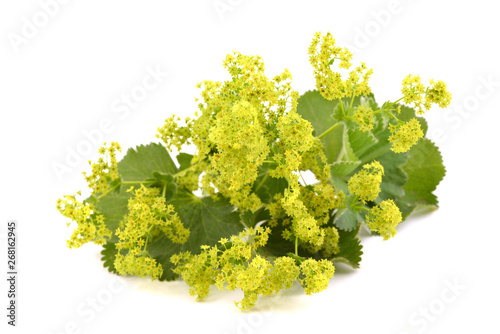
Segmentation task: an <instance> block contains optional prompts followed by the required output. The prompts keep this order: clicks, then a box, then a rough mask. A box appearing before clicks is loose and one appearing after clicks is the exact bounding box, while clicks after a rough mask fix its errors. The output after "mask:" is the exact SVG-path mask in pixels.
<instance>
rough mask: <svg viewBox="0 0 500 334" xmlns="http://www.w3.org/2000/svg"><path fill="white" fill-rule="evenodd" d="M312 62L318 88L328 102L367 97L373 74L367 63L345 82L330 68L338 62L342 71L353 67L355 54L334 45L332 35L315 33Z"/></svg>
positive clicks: (352, 73)
mask: <svg viewBox="0 0 500 334" xmlns="http://www.w3.org/2000/svg"><path fill="white" fill-rule="evenodd" d="M308 53H309V62H310V63H311V65H312V66H313V67H314V77H315V79H316V89H317V90H318V91H319V92H320V94H321V95H322V96H323V97H324V98H325V99H327V100H336V99H340V98H343V97H347V96H349V97H350V96H358V95H368V94H370V92H371V89H370V87H369V86H368V80H369V79H370V76H371V75H372V73H373V71H372V70H371V69H370V70H368V69H367V68H366V65H365V64H364V63H361V65H359V66H357V67H356V68H355V69H354V70H351V71H350V72H349V75H348V78H347V79H346V80H345V81H344V80H342V75H341V74H340V73H338V72H334V71H333V70H332V69H331V65H332V64H333V63H335V60H339V61H340V62H339V68H341V69H349V68H350V67H351V65H352V64H351V60H352V54H351V52H349V50H347V49H346V48H343V49H342V48H340V47H338V46H336V45H335V39H333V37H332V35H331V34H330V33H327V34H326V35H325V36H322V35H321V33H319V32H318V33H316V34H315V35H314V38H313V40H312V42H311V45H310V46H309V50H308Z"/></svg>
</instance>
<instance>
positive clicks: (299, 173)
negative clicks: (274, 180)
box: [299, 171, 307, 187]
mask: <svg viewBox="0 0 500 334" xmlns="http://www.w3.org/2000/svg"><path fill="white" fill-rule="evenodd" d="M299 175H300V178H301V179H302V182H304V185H305V186H306V187H307V183H306V180H304V177H303V176H302V173H301V172H300V171H299Z"/></svg>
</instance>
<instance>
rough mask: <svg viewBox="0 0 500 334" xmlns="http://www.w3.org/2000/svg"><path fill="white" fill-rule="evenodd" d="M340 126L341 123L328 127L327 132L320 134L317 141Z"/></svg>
mask: <svg viewBox="0 0 500 334" xmlns="http://www.w3.org/2000/svg"><path fill="white" fill-rule="evenodd" d="M341 124H342V123H340V122H338V123H337V124H335V125H333V126H332V127H330V128H329V129H328V130H326V131H325V132H323V133H322V134H320V135H319V136H318V137H317V138H318V139H321V138H323V137H324V136H326V135H327V134H329V133H330V132H332V131H333V130H335V129H336V128H338V127H339V126H340V125H341Z"/></svg>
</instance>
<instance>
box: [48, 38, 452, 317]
mask: <svg viewBox="0 0 500 334" xmlns="http://www.w3.org/2000/svg"><path fill="white" fill-rule="evenodd" d="M308 53H309V59H310V63H311V65H312V67H313V69H314V77H315V79H316V89H315V90H313V91H308V92H306V93H304V94H303V95H301V96H299V93H298V92H297V91H294V90H293V89H292V83H291V80H292V76H291V74H290V72H289V71H288V70H284V71H283V73H281V74H279V75H277V76H275V77H274V78H268V77H267V76H266V75H265V74H264V63H263V60H262V59H261V58H260V57H258V56H247V55H242V54H240V53H237V52H235V53H233V54H230V55H228V56H227V57H226V59H225V60H224V62H223V65H224V68H225V69H226V70H227V71H228V72H229V77H228V80H227V81H225V82H215V81H203V82H201V83H200V84H198V88H199V89H200V90H201V95H200V98H199V100H198V110H197V111H196V112H195V113H194V116H195V117H194V118H189V117H188V118H186V119H185V120H183V121H181V120H180V118H178V117H176V116H171V117H169V118H167V120H166V121H165V123H164V124H163V126H162V127H160V128H159V129H158V133H157V137H158V138H160V139H161V141H162V143H151V144H149V145H146V146H143V145H141V146H138V147H137V148H135V149H132V148H131V149H129V150H128V152H127V154H126V155H125V156H124V157H123V159H121V161H119V162H118V161H117V157H116V154H117V152H119V151H121V148H120V146H119V145H118V144H117V143H115V142H113V143H111V144H109V145H106V144H104V146H103V147H102V148H101V149H100V151H99V153H100V155H101V157H100V158H99V159H98V160H97V162H93V163H92V162H91V163H90V167H91V171H90V173H84V177H85V180H86V182H87V183H88V187H89V189H90V196H88V197H86V198H85V199H82V195H81V192H78V193H76V195H72V196H69V195H67V196H64V197H63V198H62V199H60V200H58V202H57V209H58V210H59V211H60V212H61V213H62V214H63V215H64V216H65V217H67V218H69V219H71V221H72V222H73V223H69V224H70V225H73V224H74V226H76V228H75V230H74V232H73V234H72V236H71V237H70V239H69V240H68V241H67V242H68V246H69V247H70V248H77V247H80V246H82V245H83V244H85V243H87V242H94V243H96V244H99V245H103V248H104V249H103V251H102V255H103V258H102V259H103V261H104V266H105V267H107V268H108V269H109V270H110V271H111V272H114V273H117V274H120V275H139V276H150V277H151V278H152V279H159V280H167V281H170V280H174V279H176V278H177V277H182V279H183V280H184V281H185V282H186V283H187V284H188V285H189V286H190V293H191V294H192V295H193V296H196V297H197V298H198V299H203V298H204V297H206V296H207V295H208V293H209V291H210V288H212V287H213V286H214V285H215V287H217V288H218V289H227V290H234V289H241V290H242V291H243V292H244V297H243V299H242V300H240V301H238V302H237V303H236V304H237V306H238V307H239V308H241V309H248V308H251V307H252V306H254V305H255V303H256V301H257V298H258V297H259V296H260V295H273V294H276V293H278V292H279V291H280V290H283V289H288V288H290V287H291V286H292V284H293V282H294V281H298V282H300V284H301V285H302V286H303V287H304V290H305V293H306V294H312V293H317V292H320V291H322V290H324V289H326V288H327V286H328V284H329V281H330V279H331V278H332V277H333V274H334V270H335V268H334V264H335V263H339V262H341V263H345V264H348V265H350V266H351V267H353V268H357V267H358V266H359V263H360V260H361V255H362V246H361V244H360V239H359V237H358V234H359V232H360V229H362V228H366V229H368V230H369V231H371V232H372V233H373V234H376V235H380V236H381V237H382V238H383V239H384V240H385V239H389V238H391V237H393V236H394V235H395V234H396V230H397V226H398V224H399V223H401V222H402V221H403V220H404V219H405V218H406V217H408V215H410V214H411V213H412V212H413V211H414V210H416V209H418V208H420V207H437V199H436V196H434V195H433V194H432V192H433V191H434V190H435V188H436V186H437V185H438V183H439V182H440V180H441V179H442V178H443V176H444V174H445V169H444V167H443V164H442V158H441V155H440V153H439V151H438V149H437V147H436V146H435V145H434V144H433V143H432V142H431V141H430V140H428V139H426V138H424V136H425V133H426V130H427V124H426V122H425V120H424V119H423V118H422V117H420V115H422V114H424V113H425V112H426V111H428V110H429V109H430V108H431V106H432V105H433V104H437V105H438V106H439V107H441V108H444V107H446V106H448V105H449V103H450V100H451V95H450V93H449V92H448V91H447V89H446V85H445V83H443V82H442V81H434V80H430V81H429V85H427V86H425V85H424V83H422V81H421V79H420V77H419V76H416V75H408V76H407V77H405V78H404V79H403V82H402V89H401V93H400V94H396V95H395V99H394V101H388V102H385V103H383V104H381V105H380V104H378V103H377V102H376V101H375V98H374V96H373V94H372V91H371V89H370V86H369V79H370V77H371V75H372V70H371V69H368V68H367V67H366V65H365V64H364V63H361V64H360V65H359V66H355V67H353V65H352V54H351V53H350V52H349V51H348V50H347V49H345V48H341V47H339V46H337V45H336V44H335V40H334V39H333V38H332V35H331V34H329V33H327V34H326V35H322V34H320V33H317V34H316V35H315V36H314V38H313V40H312V43H311V45H310V46H309V49H308ZM336 68H338V69H336ZM186 145H194V146H195V147H196V151H195V154H194V155H191V154H187V153H179V154H178V155H177V156H176V160H177V164H176V163H174V161H173V160H172V159H171V157H170V155H169V153H168V152H172V150H173V149H174V148H175V149H176V151H181V150H182V149H183V147H185V146H186ZM305 171H310V172H312V173H313V174H314V177H315V182H314V183H311V182H309V183H306V182H305V180H304V178H303V173H304V172H305ZM200 189H201V190H202V194H203V196H197V195H195V194H194V192H195V191H197V190H200Z"/></svg>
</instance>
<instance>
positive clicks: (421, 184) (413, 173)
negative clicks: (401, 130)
mask: <svg viewBox="0 0 500 334" xmlns="http://www.w3.org/2000/svg"><path fill="white" fill-rule="evenodd" d="M408 155H409V159H408V160H407V161H406V163H405V164H404V165H403V170H404V171H405V172H406V174H407V175H408V181H407V182H406V184H405V185H404V187H403V189H404V191H405V195H404V196H402V197H401V198H398V199H397V201H396V203H397V204H398V206H399V208H400V209H401V212H402V213H403V217H407V216H408V215H409V214H411V213H412V212H413V211H414V210H416V209H418V208H421V207H430V208H437V206H438V201H437V197H436V196H435V195H434V194H433V193H432V192H433V191H434V190H436V187H437V185H438V184H439V183H440V182H441V180H442V179H443V177H444V175H445V174H446V170H445V168H444V165H443V158H442V157H441V153H440V152H439V149H438V148H437V147H436V145H434V143H432V142H431V141H430V140H429V139H427V138H423V139H421V140H419V142H418V143H417V144H416V145H415V146H414V147H412V148H411V150H410V151H409V152H408Z"/></svg>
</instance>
